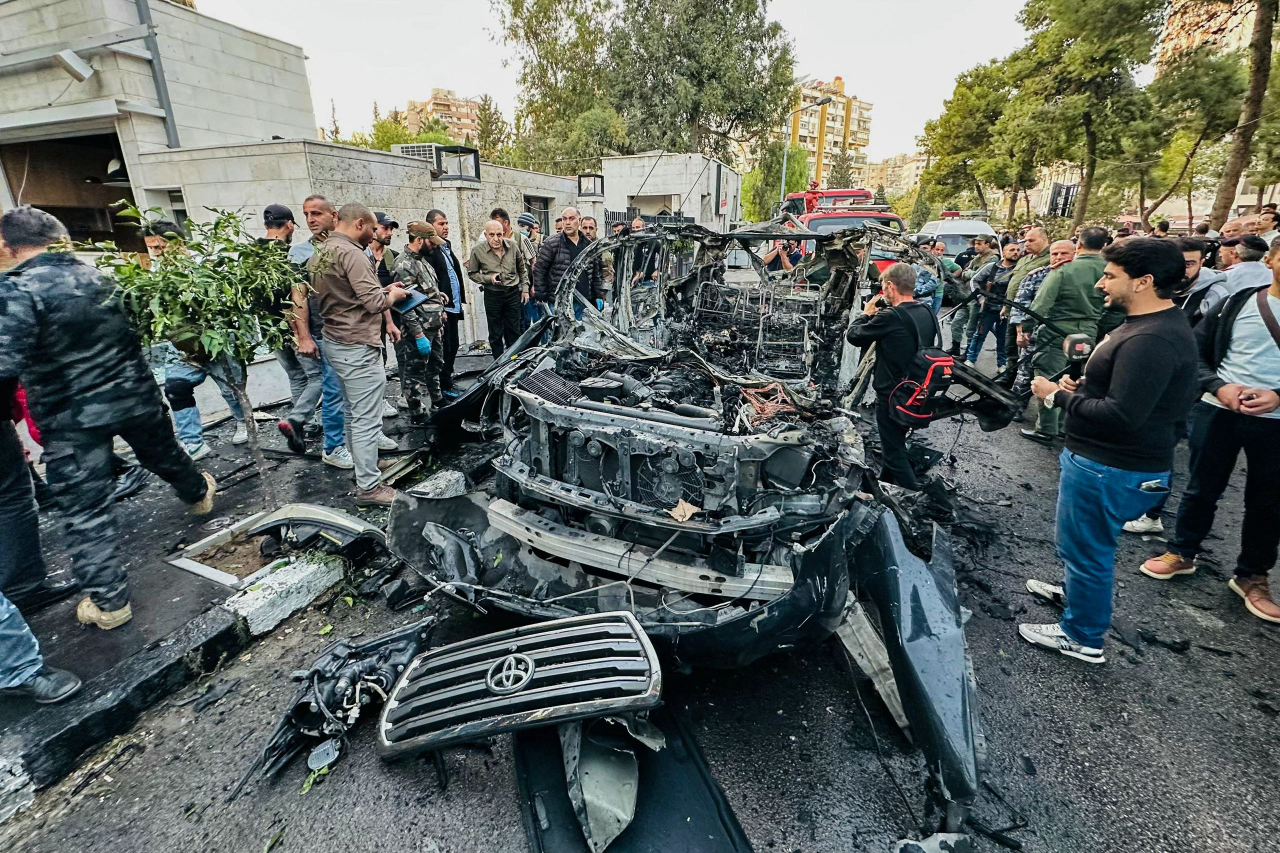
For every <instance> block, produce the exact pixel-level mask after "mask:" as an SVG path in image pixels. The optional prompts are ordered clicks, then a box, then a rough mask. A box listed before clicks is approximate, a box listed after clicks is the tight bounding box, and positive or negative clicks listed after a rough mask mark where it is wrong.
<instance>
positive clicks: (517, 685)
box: [484, 654, 534, 696]
mask: <svg viewBox="0 0 1280 853" xmlns="http://www.w3.org/2000/svg"><path fill="white" fill-rule="evenodd" d="M533 669H534V666H533V659H532V658H531V657H529V656H528V655H522V654H510V655H507V656H506V657H504V658H502V659H500V660H496V661H494V662H493V666H491V667H489V674H488V675H486V676H485V679H484V683H485V686H486V687H488V688H489V692H490V693H493V694H496V695H498V696H505V695H507V694H508V693H515V692H517V691H518V690H520V689H521V688H523V687H524V686H525V685H526V684H528V683H529V679H531V678H533Z"/></svg>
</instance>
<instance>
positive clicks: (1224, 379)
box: [1140, 240, 1280, 622]
mask: <svg viewBox="0 0 1280 853" xmlns="http://www.w3.org/2000/svg"><path fill="white" fill-rule="evenodd" d="M1266 264H1267V266H1268V267H1269V268H1270V269H1271V272H1272V281H1271V284H1270V285H1269V286H1267V287H1250V288H1246V289H1245V290H1242V291H1240V292H1239V293H1235V294H1233V295H1231V296H1229V297H1227V298H1226V299H1225V300H1223V301H1222V302H1220V303H1219V304H1218V305H1217V306H1215V307H1214V308H1213V309H1212V310H1211V311H1210V312H1209V314H1208V316H1206V317H1205V318H1204V320H1202V321H1201V322H1200V324H1199V325H1197V326H1196V333H1195V334H1196V343H1197V345H1198V350H1199V356H1200V374H1199V375H1200V387H1201V388H1202V389H1203V390H1204V392H1205V393H1204V396H1203V397H1201V398H1200V402H1199V403H1197V404H1196V411H1195V414H1194V416H1193V417H1192V423H1193V426H1192V428H1191V437H1190V446H1191V464H1190V475H1191V478H1190V481H1189V482H1188V483H1187V491H1186V493H1185V494H1184V495H1183V496H1182V503H1181V505H1179V507H1178V524H1177V528H1176V530H1175V532H1174V535H1173V539H1171V540H1170V542H1169V551H1168V552H1167V553H1165V554H1162V555H1161V556H1159V557H1155V558H1153V559H1150V560H1147V561H1146V562H1145V563H1143V564H1142V567H1141V569H1140V571H1141V572H1142V573H1143V574H1144V575H1146V576H1147V577H1151V578H1155V579H1157V580H1168V579H1170V578H1174V577H1177V576H1178V575H1190V574H1193V573H1194V572H1195V570H1196V564H1195V558H1196V555H1197V554H1198V553H1200V550H1201V543H1203V542H1204V539H1205V537H1206V536H1208V535H1209V531H1210V530H1211V529H1212V528H1213V516H1214V510H1215V509H1216V508H1217V505H1218V498H1220V497H1222V493H1223V491H1224V490H1225V489H1226V487H1227V483H1228V482H1230V480H1231V474H1232V472H1233V471H1234V470H1235V467H1236V459H1237V458H1238V457H1239V455H1240V451H1241V450H1243V451H1244V456H1245V460H1246V465H1247V466H1248V467H1247V473H1246V476H1245V487H1244V526H1243V528H1242V530H1241V535H1240V538H1241V542H1240V554H1239V556H1238V557H1237V558H1236V570H1235V576H1234V577H1232V578H1231V580H1230V582H1229V586H1230V587H1231V589H1232V590H1233V591H1234V592H1235V593H1236V594H1237V595H1239V596H1240V597H1241V598H1243V599H1244V606H1245V609H1247V610H1248V611H1249V612H1250V613H1252V614H1253V615H1254V616H1256V617H1258V618H1259V619H1262V620H1264V621H1266V622H1280V605H1277V604H1276V603H1275V601H1274V600H1273V599H1272V598H1271V587H1270V585H1269V583H1268V580H1267V575H1268V573H1269V572H1270V571H1271V569H1272V568H1273V567H1274V566H1275V563H1276V549H1277V547H1278V546H1280V394H1278V393H1277V392H1278V391H1280V322H1278V321H1277V319H1276V317H1277V315H1280V240H1274V241H1272V243H1271V247H1270V250H1269V251H1268V252H1267V255H1266Z"/></svg>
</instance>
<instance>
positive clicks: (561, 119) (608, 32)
mask: <svg viewBox="0 0 1280 853" xmlns="http://www.w3.org/2000/svg"><path fill="white" fill-rule="evenodd" d="M490 5H491V7H492V8H493V10H494V12H495V13H496V15H497V17H498V21H499V26H498V28H497V32H496V33H495V38H496V39H497V40H499V41H501V42H503V43H504V44H506V45H507V46H509V47H510V48H511V49H512V51H513V54H514V58H513V61H514V62H516V63H518V64H519V66H520V83H521V87H522V90H523V94H522V96H521V100H520V104H519V107H518V110H517V113H516V118H515V125H516V127H515V134H514V142H513V144H512V146H511V149H510V151H509V152H507V154H506V155H505V161H507V162H510V163H511V164H512V165H532V166H534V167H536V168H548V167H552V168H556V169H557V170H558V171H562V172H563V171H569V170H570V169H571V168H572V167H574V166H575V164H578V163H579V161H586V162H587V163H591V162H593V161H598V158H599V156H600V155H601V154H604V153H610V152H618V153H628V152H631V151H637V150H648V149H664V150H667V151H701V152H703V153H706V154H711V155H713V156H717V157H720V158H721V159H725V160H728V159H729V158H730V156H731V154H732V152H733V151H734V150H735V146H736V143H744V144H745V143H749V142H751V141H753V140H756V139H758V138H760V137H761V136H762V135H763V134H765V133H766V132H768V131H770V130H772V129H774V128H776V127H777V126H778V124H780V122H781V119H782V117H783V115H785V113H786V109H787V107H788V105H789V104H790V103H791V102H792V101H793V100H794V89H793V85H792V53H791V45H790V42H789V41H788V39H787V37H786V33H785V31H783V29H782V28H781V26H780V25H778V24H777V23H774V22H770V21H769V20H768V19H767V17H766V15H765V8H766V4H765V2H764V0H616V2H615V0H490ZM615 117H617V119H618V120H615Z"/></svg>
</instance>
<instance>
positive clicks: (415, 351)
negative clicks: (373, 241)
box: [395, 222, 445, 426]
mask: <svg viewBox="0 0 1280 853" xmlns="http://www.w3.org/2000/svg"><path fill="white" fill-rule="evenodd" d="M406 230H407V232H408V235H409V242H408V243H406V244H405V249H404V252H403V253H401V255H400V257H399V259H398V260H397V261H396V269H395V276H396V282H397V283H399V284H400V286H401V287H403V288H404V289H405V290H406V291H407V292H409V293H410V294H412V293H414V292H417V293H421V294H423V295H424V296H425V297H426V301H424V302H423V303H422V304H421V305H418V306H416V307H413V308H409V309H406V310H404V311H401V312H398V313H399V315H400V320H401V322H400V327H401V328H402V329H403V330H404V334H403V335H402V336H401V338H400V342H399V343H398V344H396V362H397V363H398V364H399V365H400V388H401V390H402V391H403V392H404V399H405V402H406V403H407V404H408V406H409V420H410V422H412V423H414V424H416V425H419V426H420V425H422V424H425V423H426V421H427V407H426V403H425V401H424V400H423V394H424V393H425V394H426V396H427V398H428V399H429V400H430V401H431V408H432V409H436V408H439V407H440V406H441V405H442V404H443V398H442V395H441V392H440V373H441V371H442V370H443V369H444V331H443V330H444V322H445V321H444V306H445V299H444V294H443V293H441V292H440V289H439V282H440V276H439V272H438V270H437V267H438V266H440V265H443V263H444V259H443V258H442V257H440V253H439V251H438V250H437V249H438V247H439V246H442V245H444V238H442V237H440V236H439V235H438V234H436V229H435V228H433V227H431V224H430V223H428V222H410V223H409V225H408V228H407V229H406Z"/></svg>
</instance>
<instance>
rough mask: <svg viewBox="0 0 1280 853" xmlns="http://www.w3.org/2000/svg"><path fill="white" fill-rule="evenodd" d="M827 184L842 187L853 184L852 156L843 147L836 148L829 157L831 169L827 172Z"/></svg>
mask: <svg viewBox="0 0 1280 853" xmlns="http://www.w3.org/2000/svg"><path fill="white" fill-rule="evenodd" d="M827 186H828V187H832V188H835V189H844V188H846V187H852V186H853V158H852V157H850V156H849V152H848V151H846V150H844V149H843V148H837V149H836V153H835V156H834V157H832V158H831V171H829V172H827Z"/></svg>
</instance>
